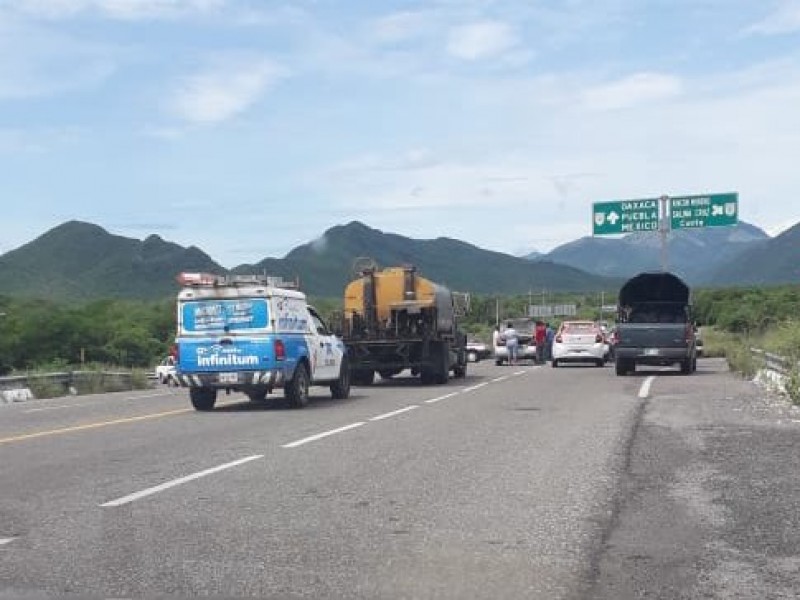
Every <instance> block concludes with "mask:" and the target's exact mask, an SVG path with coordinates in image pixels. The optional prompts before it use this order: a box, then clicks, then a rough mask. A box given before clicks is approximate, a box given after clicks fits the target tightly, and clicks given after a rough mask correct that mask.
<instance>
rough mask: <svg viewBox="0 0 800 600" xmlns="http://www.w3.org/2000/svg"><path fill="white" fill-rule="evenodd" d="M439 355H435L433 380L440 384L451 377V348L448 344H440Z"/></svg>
mask: <svg viewBox="0 0 800 600" xmlns="http://www.w3.org/2000/svg"><path fill="white" fill-rule="evenodd" d="M437 351H438V355H436V356H435V357H434V363H433V364H434V367H433V368H434V371H433V381H434V383H437V384H439V385H442V384H444V383H447V380H448V379H450V350H449V348H448V347H447V344H439V345H438V348H437Z"/></svg>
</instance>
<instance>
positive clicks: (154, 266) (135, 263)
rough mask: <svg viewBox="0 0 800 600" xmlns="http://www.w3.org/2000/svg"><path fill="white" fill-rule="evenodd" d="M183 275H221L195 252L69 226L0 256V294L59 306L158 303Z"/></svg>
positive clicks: (155, 240)
mask: <svg viewBox="0 0 800 600" xmlns="http://www.w3.org/2000/svg"><path fill="white" fill-rule="evenodd" d="M183 270H190V271H197V270H202V271H210V272H216V273H223V272H224V271H225V270H224V269H223V268H222V267H220V266H219V265H218V264H217V263H215V262H214V261H213V260H211V258H210V257H209V256H208V255H206V254H205V253H204V252H202V251H201V250H199V249H197V248H195V247H190V248H183V247H182V246H179V245H177V244H173V243H170V242H166V241H164V240H163V239H161V238H160V237H158V236H156V235H151V236H150V237H148V238H147V239H145V240H144V241H141V240H135V239H131V238H126V237H122V236H118V235H112V234H110V233H109V232H107V231H106V230H105V229H103V228H102V227H99V226H97V225H93V224H91V223H84V222H80V221H69V222H67V223H64V224H62V225H59V226H58V227H55V228H54V229H51V230H50V231H48V232H47V233H45V234H44V235H42V236H40V237H38V238H36V239H35V240H33V241H32V242H30V243H28V244H25V245H24V246H21V247H20V248H17V249H16V250H12V251H11V252H8V253H6V254H4V255H3V256H0V293H2V294H6V295H13V296H29V297H41V298H52V299H65V300H88V299H93V298H139V299H151V298H163V297H165V296H168V295H171V294H174V293H175V291H176V289H177V287H176V283H175V275H176V274H177V273H178V272H180V271H183Z"/></svg>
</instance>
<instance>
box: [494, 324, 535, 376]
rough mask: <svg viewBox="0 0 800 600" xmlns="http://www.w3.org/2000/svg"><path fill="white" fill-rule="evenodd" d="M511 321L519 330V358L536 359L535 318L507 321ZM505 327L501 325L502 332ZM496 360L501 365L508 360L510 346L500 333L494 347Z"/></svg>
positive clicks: (517, 330)
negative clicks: (507, 345)
mask: <svg viewBox="0 0 800 600" xmlns="http://www.w3.org/2000/svg"><path fill="white" fill-rule="evenodd" d="M509 322H510V323H511V325H512V327H513V328H514V330H515V331H516V332H517V340H518V342H519V348H518V350H517V360H536V344H535V343H534V341H533V327H534V323H535V320H534V319H530V318H527V317H522V318H518V319H510V320H508V321H506V323H509ZM503 329H505V327H503V326H501V327H500V333H501V334H502V332H503ZM492 350H493V354H494V362H495V364H496V365H498V366H500V365H502V364H503V363H504V362H508V348H506V342H505V340H504V339H503V336H502V335H500V336H499V337H498V338H497V341H496V343H495V345H494V347H493V349H492Z"/></svg>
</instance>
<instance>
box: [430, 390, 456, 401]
mask: <svg viewBox="0 0 800 600" xmlns="http://www.w3.org/2000/svg"><path fill="white" fill-rule="evenodd" d="M460 393H461V392H460V391H458V392H450V393H449V394H445V395H444V396H439V397H438V398H431V399H430V400H425V404H434V403H436V402H441V401H442V400H447V399H448V398H452V397H453V396H458V394H460Z"/></svg>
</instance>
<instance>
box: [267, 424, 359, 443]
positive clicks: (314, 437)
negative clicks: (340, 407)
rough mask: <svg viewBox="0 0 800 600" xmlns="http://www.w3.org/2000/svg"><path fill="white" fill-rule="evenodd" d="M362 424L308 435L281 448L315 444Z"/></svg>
mask: <svg viewBox="0 0 800 600" xmlns="http://www.w3.org/2000/svg"><path fill="white" fill-rule="evenodd" d="M364 424H365V422H364V421H358V422H357V423H350V425H345V426H344V427H339V428H338V429H331V430H330V431H323V432H322V433H318V434H316V435H310V436H308V437H307V438H303V439H301V440H295V441H294V442H289V443H288V444H284V445H283V446H281V448H297V447H298V446H302V445H303V444H308V443H309V442H315V441H317V440H321V439H322V438H325V437H328V436H329V435H336V434H337V433H342V432H343V431H349V430H350V429H355V428H356V427H361V426H362V425H364Z"/></svg>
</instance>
